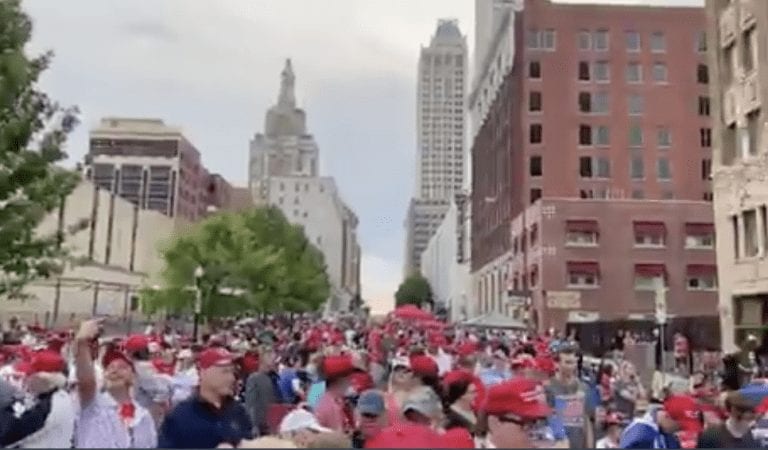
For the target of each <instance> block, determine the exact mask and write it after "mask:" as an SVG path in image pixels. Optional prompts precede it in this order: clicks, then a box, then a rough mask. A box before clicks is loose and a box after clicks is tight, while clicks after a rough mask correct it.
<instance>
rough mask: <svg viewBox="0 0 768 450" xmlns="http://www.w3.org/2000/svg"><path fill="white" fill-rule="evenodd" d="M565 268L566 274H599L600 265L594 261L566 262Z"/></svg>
mask: <svg viewBox="0 0 768 450" xmlns="http://www.w3.org/2000/svg"><path fill="white" fill-rule="evenodd" d="M566 267H567V268H568V273H577V274H583V275H598V274H600V264H598V263H597V262H594V261H568V262H567V263H566Z"/></svg>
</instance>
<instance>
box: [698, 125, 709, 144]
mask: <svg viewBox="0 0 768 450" xmlns="http://www.w3.org/2000/svg"><path fill="white" fill-rule="evenodd" d="M699 142H700V143H701V146H702V147H704V148H709V147H711V146H712V129H711V128H701V129H699Z"/></svg>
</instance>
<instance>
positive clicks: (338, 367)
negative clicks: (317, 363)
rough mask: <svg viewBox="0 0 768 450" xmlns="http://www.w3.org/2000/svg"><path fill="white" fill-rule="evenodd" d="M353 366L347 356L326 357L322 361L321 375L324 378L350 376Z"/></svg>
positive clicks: (353, 369)
mask: <svg viewBox="0 0 768 450" xmlns="http://www.w3.org/2000/svg"><path fill="white" fill-rule="evenodd" d="M354 371H355V365H354V364H353V363H352V358H351V357H350V356H349V355H340V356H326V357H325V359H323V375H324V376H325V378H326V379H327V378H337V377H345V376H348V375H351V374H352V372H354Z"/></svg>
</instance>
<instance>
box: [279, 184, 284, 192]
mask: <svg viewBox="0 0 768 450" xmlns="http://www.w3.org/2000/svg"><path fill="white" fill-rule="evenodd" d="M283 191H285V183H282V182H281V183H280V192H283Z"/></svg>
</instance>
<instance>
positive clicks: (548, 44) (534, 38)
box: [527, 30, 555, 50]
mask: <svg viewBox="0 0 768 450" xmlns="http://www.w3.org/2000/svg"><path fill="white" fill-rule="evenodd" d="M527 46H528V48H529V49H530V50H554V49H555V30H528V39H527Z"/></svg>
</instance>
